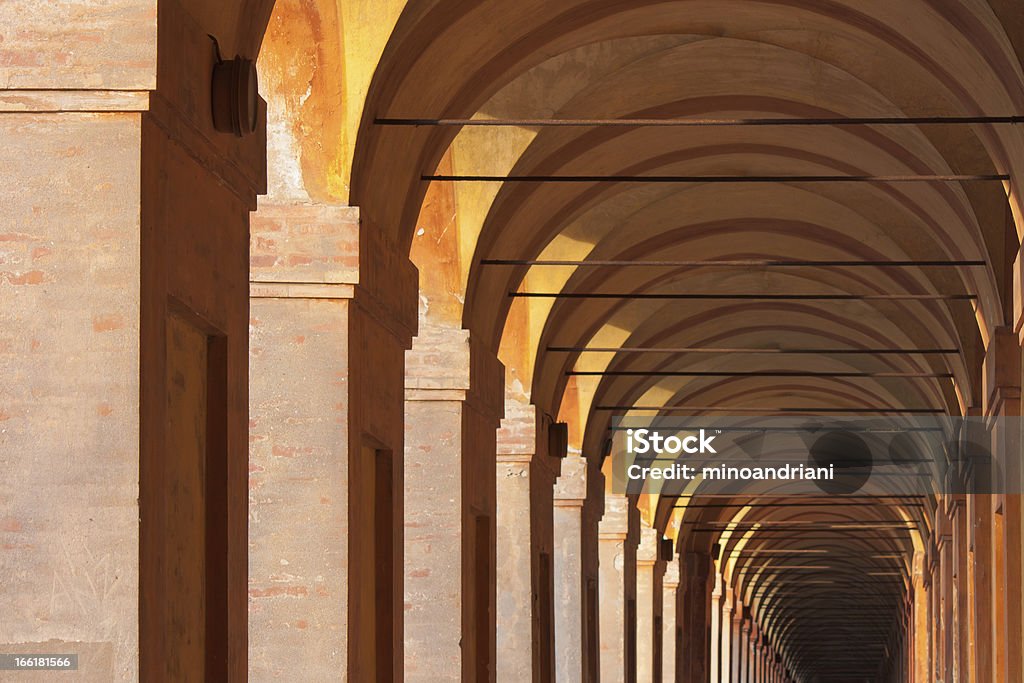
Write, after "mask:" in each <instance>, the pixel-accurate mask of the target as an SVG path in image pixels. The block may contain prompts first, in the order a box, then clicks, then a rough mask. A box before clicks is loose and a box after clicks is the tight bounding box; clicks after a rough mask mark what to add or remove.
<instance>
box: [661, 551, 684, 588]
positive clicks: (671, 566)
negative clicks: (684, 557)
mask: <svg viewBox="0 0 1024 683" xmlns="http://www.w3.org/2000/svg"><path fill="white" fill-rule="evenodd" d="M680 574H681V572H680V570H679V560H678V558H675V559H673V560H671V561H669V562H666V563H665V574H664V575H663V576H662V577H661V583H662V585H663V586H664V587H665V589H666V590H668V589H672V590H674V589H676V588H679V584H680V583H681V582H682V577H681V575H680Z"/></svg>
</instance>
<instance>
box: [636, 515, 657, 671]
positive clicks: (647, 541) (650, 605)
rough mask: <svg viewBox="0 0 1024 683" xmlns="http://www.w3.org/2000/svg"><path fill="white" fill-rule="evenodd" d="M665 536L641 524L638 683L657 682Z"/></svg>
mask: <svg viewBox="0 0 1024 683" xmlns="http://www.w3.org/2000/svg"><path fill="white" fill-rule="evenodd" d="M660 538H661V534H659V533H658V531H657V529H652V528H651V527H649V526H647V524H646V522H641V525H640V544H639V545H638V546H637V550H636V636H635V637H636V680H637V683H654V674H655V669H656V667H657V663H656V661H655V653H656V652H657V651H658V649H659V648H658V646H657V644H656V643H655V637H656V636H657V634H656V633H655V628H654V623H655V603H656V602H660V600H661V596H660V595H657V590H656V589H657V585H656V583H657V582H656V581H655V565H656V564H657V562H658V541H659V540H660Z"/></svg>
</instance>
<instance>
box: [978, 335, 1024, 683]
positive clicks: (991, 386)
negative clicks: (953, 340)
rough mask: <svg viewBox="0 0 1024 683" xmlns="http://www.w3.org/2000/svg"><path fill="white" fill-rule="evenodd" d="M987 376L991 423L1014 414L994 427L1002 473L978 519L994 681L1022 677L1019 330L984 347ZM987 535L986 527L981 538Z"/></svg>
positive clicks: (994, 447)
mask: <svg viewBox="0 0 1024 683" xmlns="http://www.w3.org/2000/svg"><path fill="white" fill-rule="evenodd" d="M983 377H984V385H983V396H984V399H985V404H984V413H985V416H986V418H987V421H988V423H989V424H990V425H991V424H994V423H995V421H996V420H998V419H999V418H1011V419H1010V420H1007V421H1006V422H1004V424H1003V427H1002V428H999V429H994V430H992V434H993V443H992V455H993V459H994V462H995V463H996V468H997V470H998V471H999V472H1000V473H1001V476H1000V477H999V478H998V479H997V480H996V482H994V483H995V485H996V487H997V489H996V490H994V491H993V495H991V496H988V497H987V498H988V505H989V506H990V507H991V509H990V510H989V511H986V512H985V513H984V514H983V517H982V519H980V520H979V521H981V522H983V523H985V524H986V525H987V526H988V529H987V535H988V539H987V540H988V544H989V547H988V548H987V551H988V552H987V556H986V557H985V558H984V561H985V562H986V564H988V565H989V568H990V571H991V577H990V585H991V598H990V618H991V626H990V629H991V637H992V641H991V642H992V647H990V648H985V649H987V650H988V653H987V655H988V656H987V657H986V659H988V660H989V663H990V665H991V668H992V670H991V676H992V680H993V681H994V682H996V683H1009V682H1010V681H1014V680H1018V679H1019V678H1020V676H1021V671H1020V666H1021V657H1022V645H1021V640H1022V633H1021V604H1020V598H1019V594H1020V586H1021V582H1022V579H1024V575H1022V571H1021V562H1020V552H1019V549H1020V547H1021V543H1022V540H1024V538H1022V536H1021V531H1022V530H1021V524H1020V519H1021V504H1020V496H1019V495H1007V494H1008V493H1012V491H1013V489H1014V488H1016V487H1018V486H1019V484H1018V483H1017V482H1019V480H1020V459H1021V443H1020V434H1019V429H1018V426H1019V425H1018V422H1019V416H1020V414H1021V394H1020V387H1021V350H1020V342H1019V340H1018V336H1017V333H1015V332H1014V331H1013V330H1012V329H1010V328H999V329H997V330H995V333H994V334H993V336H992V339H991V341H990V343H989V348H988V349H987V350H986V354H985V362H984V367H983ZM1007 487H1010V488H1007ZM979 504H983V503H980V502H979ZM984 535H986V534H984V530H983V534H982V538H984ZM1011 549H1012V550H1011ZM1011 596H1018V597H1012V598H1011ZM979 655H981V652H980V651H979Z"/></svg>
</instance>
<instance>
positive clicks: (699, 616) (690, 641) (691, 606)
mask: <svg viewBox="0 0 1024 683" xmlns="http://www.w3.org/2000/svg"><path fill="white" fill-rule="evenodd" d="M711 570H712V560H711V557H710V556H708V555H706V554H704V553H695V552H690V553H686V554H685V555H684V556H683V557H682V574H683V576H682V585H683V586H684V587H685V593H684V595H683V599H682V610H683V611H682V619H681V625H682V628H683V639H682V641H683V642H682V646H681V650H682V658H681V659H680V665H679V666H680V672H681V673H682V674H683V675H682V676H681V677H680V679H681V680H682V681H684V683H708V680H709V678H708V671H709V666H708V665H709V658H710V652H711V650H710V643H709V642H708V635H709V634H708V624H709V618H710V612H711V591H710V585H709V577H710V575H711Z"/></svg>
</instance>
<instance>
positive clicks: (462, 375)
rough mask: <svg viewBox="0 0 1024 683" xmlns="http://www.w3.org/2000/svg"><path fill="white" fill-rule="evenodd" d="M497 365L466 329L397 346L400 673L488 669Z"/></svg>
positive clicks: (412, 676) (469, 675)
mask: <svg viewBox="0 0 1024 683" xmlns="http://www.w3.org/2000/svg"><path fill="white" fill-rule="evenodd" d="M503 376H504V370H503V368H502V367H501V364H500V363H499V362H498V360H497V358H496V357H495V356H494V354H493V353H491V352H490V351H489V350H487V349H485V348H483V347H482V346H481V345H479V344H477V343H476V342H475V341H474V340H473V339H472V338H471V337H470V335H469V332H468V331H466V330H461V329H453V328H446V327H439V326H431V325H425V324H424V325H421V327H420V331H419V334H418V336H417V337H416V339H414V340H413V345H412V349H411V350H410V351H409V352H408V353H407V354H406V377H405V429H406V443H405V460H406V462H405V467H406V480H405V505H406V516H405V525H406V539H405V553H406V562H405V596H406V603H408V604H410V605H413V606H414V607H413V608H412V609H410V610H408V611H407V612H406V615H405V648H406V652H405V676H406V678H405V680H407V681H420V680H430V681H439V680H491V679H492V678H493V677H494V676H495V672H496V667H495V662H496V660H495V638H496V630H495V621H494V619H495V616H494V615H495V613H496V612H495V608H496V606H495V600H496V592H495V585H496V573H495V572H496V559H495V554H496V551H495V538H496V524H495V499H496V483H495V466H496V429H497V427H498V423H499V421H500V419H501V416H502V410H503V405H502V397H503V390H502V383H503V380H502V377H503Z"/></svg>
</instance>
